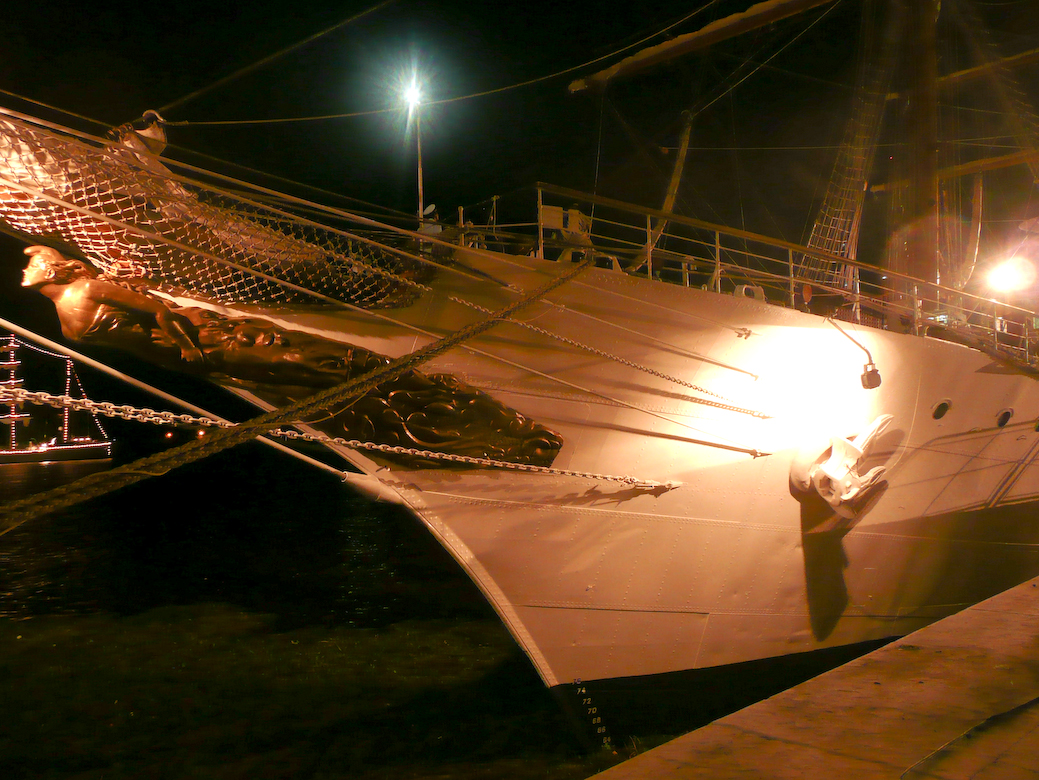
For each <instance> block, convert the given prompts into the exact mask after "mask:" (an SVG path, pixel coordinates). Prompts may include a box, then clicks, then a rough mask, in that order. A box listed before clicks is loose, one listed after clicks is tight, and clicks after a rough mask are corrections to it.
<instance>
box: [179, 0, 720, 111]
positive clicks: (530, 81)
mask: <svg viewBox="0 0 1039 780" xmlns="http://www.w3.org/2000/svg"><path fill="white" fill-rule="evenodd" d="M719 1H720V0H710V2H708V3H706V4H704V5H703V6H701V7H700V8H697V9H696V10H695V11H692V12H691V13H688V14H686V15H685V16H683V17H682V18H681V19H678V20H677V21H674V22H671V23H670V24H668V25H667V26H666V27H663V28H661V29H660V30H657V31H656V32H653V33H650V34H649V35H646V36H645V37H643V38H640V39H639V40H637V41H635V42H634V43H629V44H627V45H626V46H622V47H621V48H619V49H616V50H614V51H611V52H609V53H608V54H603V55H601V56H599V57H596V58H594V59H591V60H588V61H587V62H582V63H580V64H579V65H572V66H570V67H568V68H564V69H563V70H560V71H556V72H555V73H550V74H548V75H547V76H537V77H535V78H532V79H527V80H526V81H521V82H518V83H516V84H509V85H507V86H504V87H497V88H495V89H488V90H484V91H482V92H474V93H471V94H469V95H458V96H456V97H452V98H443V99H441V100H430V101H429V102H427V103H424V104H423V105H425V106H443V105H448V104H450V103H458V102H461V101H463V100H473V99H474V98H480V97H487V96H488V95H497V94H500V93H502V92H509V91H511V90H514V89H520V88H522V87H529V86H531V85H533V84H540V83H541V82H544V81H550V80H552V79H555V78H559V77H560V76H565V75H567V74H569V73H573V72H574V71H577V70H581V69H582V68H587V67H589V66H591V65H596V64H598V63H600V62H602V61H604V60H608V59H610V58H612V57H616V56H617V55H619V54H623V53H624V52H626V51H629V50H630V49H634V48H636V47H638V46H642V45H644V44H645V43H646V42H647V41H651V40H653V39H654V38H657V37H659V36H661V35H663V34H665V33H667V32H669V31H670V30H673V29H674V28H675V27H678V26H679V25H681V24H683V23H685V22H687V21H689V20H690V19H692V18H693V17H694V16H697V15H698V14H701V13H703V12H704V11H706V10H707V9H709V8H710V7H711V6H713V5H715V4H717V3H718V2H719ZM387 2H392V0H387ZM373 10H374V9H373ZM347 21H352V20H347ZM344 24H345V22H344ZM321 34H323V33H319V35H321ZM314 37H317V36H312V37H311V38H308V39H307V41H304V42H303V43H307V42H308V41H310V40H312V39H313V38H314ZM303 43H300V44H296V46H293V47H290V48H289V49H286V50H284V51H283V52H279V54H277V55H272V56H271V57H269V58H267V60H264V61H261V62H260V63H257V64H256V65H251V66H249V67H248V68H246V69H243V70H242V71H240V72H239V73H237V74H232V75H231V76H228V77H227V78H226V79H222V80H221V81H220V82H217V83H216V84H214V85H212V86H211V87H209V88H207V89H206V90H205V91H208V89H211V88H213V87H215V86H217V85H219V84H222V83H224V82H226V81H229V80H230V79H231V78H235V77H237V76H238V75H241V74H242V73H244V72H246V71H248V70H252V69H254V68H255V67H259V65H261V64H263V63H264V62H266V61H269V60H270V59H273V58H274V57H277V56H280V55H281V54H283V53H285V52H287V51H290V50H291V49H294V48H297V47H298V46H302V45H303ZM195 94H198V93H195ZM189 97H194V95H191V96H189ZM185 100H186V98H185V99H182V100H180V101H177V102H176V103H171V104H169V105H167V106H164V107H163V108H160V109H159V112H160V113H163V112H165V111H166V110H168V109H169V108H170V107H172V106H174V105H179V104H180V103H182V102H184V101H185ZM397 111H400V109H399V108H377V109H373V110H371V111H354V112H351V113H345V114H323V115H320V116H300V117H282V118H277V119H220V120H205V121H203V120H200V121H178V122H166V123H165V124H167V125H168V126H171V127H187V126H192V127H212V126H221V125H262V124H285V123H288V122H318V121H323V120H327V119H350V118H354V117H362V116H377V115H379V114H389V113H393V112H397Z"/></svg>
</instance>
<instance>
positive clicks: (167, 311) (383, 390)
mask: <svg viewBox="0 0 1039 780" xmlns="http://www.w3.org/2000/svg"><path fill="white" fill-rule="evenodd" d="M25 252H26V254H28V255H29V256H30V260H29V263H28V265H27V267H26V269H25V274H24V278H23V282H22V284H23V286H26V287H30V288H32V289H35V290H38V291H39V292H40V293H42V294H43V295H45V296H46V297H48V298H49V299H50V300H51V301H52V302H53V303H54V306H55V308H56V310H57V313H58V318H59V320H60V322H61V329H62V332H63V333H64V334H65V336H66V337H67V338H70V339H73V340H77V341H84V342H95V343H99V344H105V345H110V346H115V347H119V348H121V349H125V350H128V351H131V352H133V353H134V354H137V355H139V356H141V357H143V358H145V359H147V360H150V361H152V362H155V363H159V364H160V365H165V366H167V367H171V368H175V369H178V370H183V371H190V372H192V373H197V374H212V375H215V378H219V379H223V380H224V381H230V382H232V383H234V384H237V385H239V386H244V387H249V388H250V389H253V390H254V391H256V392H257V393H258V394H259V395H261V396H263V397H265V398H267V399H268V400H273V401H276V402H277V401H289V400H296V399H299V398H302V397H305V396H306V395H309V394H311V393H312V392H314V391H316V390H318V389H321V388H326V387H332V386H334V385H337V384H341V383H342V382H345V381H347V380H349V379H351V378H354V377H358V376H362V375H364V374H366V373H368V372H369V371H371V370H373V369H375V368H378V367H380V366H383V365H385V364H386V363H388V362H389V359H388V358H386V357H384V356H382V355H379V354H376V353H374V352H372V351H370V350H367V349H364V348H363V347H358V346H350V345H347V344H342V343H340V342H337V341H332V340H329V339H324V338H321V337H319V336H314V335H311V334H307V333H302V332H299V331H290V330H286V329H284V328H280V327H278V326H276V325H273V324H272V323H270V322H268V321H266V320H263V319H259V318H237V317H229V316H226V315H223V314H218V313H216V312H214V311H210V310H206V309H201V308H190V307H176V306H173V305H171V304H169V303H167V302H166V301H165V300H162V299H160V298H158V297H155V296H154V295H152V294H149V293H150V288H149V287H148V285H147V283H139V282H136V281H135V282H134V283H126V282H116V281H113V280H111V279H107V278H105V277H103V276H99V275H98V274H97V272H96V271H95V270H94V269H93V268H91V267H90V266H89V265H87V264H85V263H82V262H80V261H78V260H74V259H70V258H66V257H64V256H62V255H61V254H60V253H59V252H57V251H56V250H54V249H52V248H50V247H43V246H33V247H28V248H27V249H26V250H25ZM314 425H315V426H316V427H319V428H321V429H322V430H324V431H326V432H328V433H331V434H333V435H336V436H344V437H346V438H352V439H359V440H361V441H372V442H376V443H380V444H394V445H402V446H405V447H412V448H418V449H424V450H435V451H441V452H449V453H453V454H460V455H469V456H473V457H490V458H494V459H497V460H507V461H512V462H517V463H532V464H536V465H548V464H550V463H551V462H552V460H553V459H554V458H555V455H556V453H557V452H558V451H559V449H560V447H561V446H562V440H561V439H560V437H559V436H558V435H557V434H555V433H554V432H552V431H550V430H548V429H547V428H545V427H544V426H542V425H539V424H538V423H536V422H534V421H532V420H529V419H527V418H526V417H524V416H523V415H521V414H519V413H518V412H516V411H515V410H514V409H511V408H509V407H508V406H506V405H505V404H502V403H500V402H499V401H497V400H495V399H494V398H492V397H491V396H489V395H487V394H486V393H484V392H482V391H480V390H477V389H476V388H473V387H469V386H468V385H466V384H465V383H464V382H461V381H460V380H458V379H457V378H455V377H453V376H450V375H445V374H423V373H421V372H419V371H415V370H411V371H408V372H407V373H405V374H403V375H402V376H400V377H399V378H397V379H395V380H392V381H390V382H386V383H384V384H382V385H380V386H378V387H376V388H375V389H374V390H371V391H370V392H368V393H366V394H365V395H364V396H362V397H360V398H358V399H356V400H355V401H353V402H352V403H351V404H349V406H348V407H347V408H345V409H343V410H340V411H338V412H336V413H335V414H333V415H331V416H330V417H328V418H327V419H325V420H322V421H320V422H317V423H314Z"/></svg>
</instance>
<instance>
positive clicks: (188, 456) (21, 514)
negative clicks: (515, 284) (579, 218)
mask: <svg viewBox="0 0 1039 780" xmlns="http://www.w3.org/2000/svg"><path fill="white" fill-rule="evenodd" d="M593 263H594V259H593V258H588V259H587V260H585V261H584V262H582V263H580V264H577V265H575V266H574V267H573V268H571V269H570V270H568V271H567V272H566V273H563V274H560V275H559V276H557V277H555V278H554V279H551V280H549V281H548V282H546V283H545V284H543V285H542V286H541V287H539V288H537V289H536V290H534V291H533V292H532V293H530V294H529V295H527V296H526V297H524V298H523V299H522V300H519V301H515V302H513V303H511V304H509V305H508V306H505V307H504V308H502V309H499V310H498V311H497V312H494V313H493V314H491V315H490V316H488V317H486V318H484V319H482V320H479V321H477V322H474V323H472V324H470V325H467V326H466V327H464V328H461V329H459V330H457V331H455V332H454V333H451V334H448V335H447V336H444V337H443V338H441V339H439V340H437V341H434V342H432V343H430V344H427V345H426V346H425V347H422V348H420V349H417V350H415V351H414V352H411V353H408V354H406V355H402V356H401V357H399V358H397V359H395V360H392V361H391V362H390V363H388V364H387V365H385V366H383V367H381V368H377V369H375V370H374V371H370V372H368V373H367V374H365V375H363V376H360V377H356V378H354V379H351V380H349V381H347V382H344V383H343V384H341V385H338V386H336V387H332V388H329V389H328V390H324V391H322V392H319V393H316V394H314V395H313V396H310V397H308V398H305V399H303V400H302V401H298V402H296V403H294V404H291V405H289V406H287V407H285V408H283V409H274V410H272V411H270V412H267V413H265V414H261V415H259V416H257V417H254V418H253V419H251V420H248V421H246V422H244V423H241V424H239V425H237V426H236V427H235V428H221V429H217V430H216V431H214V433H213V435H212V436H208V437H206V439H205V440H201V441H200V440H196V441H191V442H188V443H187V444H183V445H181V446H179V447H175V448H173V449H171V450H166V451H164V452H160V453H157V454H155V455H151V456H148V457H145V458H141V459H140V460H137V461H134V462H133V463H129V464H127V465H125V466H119V467H117V468H114V469H111V470H110V471H105V472H100V473H97V474H91V475H88V476H86V477H83V478H82V479H79V480H76V481H75V482H71V483H69V484H67V485H62V486H60V487H57V488H53V489H52V490H49V491H46V492H44V493H38V494H36V495H33V496H29V497H27V498H24V499H20V500H17V501H13V502H9V503H7V504H5V505H4V506H2V507H0V535H3V534H5V533H8V532H9V531H11V530H13V529H14V528H17V527H18V526H20V525H22V524H23V523H25V522H28V521H29V520H31V519H33V518H35V517H38V516H40V515H43V514H46V513H48V512H52V511H54V510H56V509H61V508H64V507H68V506H73V505H75V504H78V503H81V502H83V501H86V500H88V499H90V498H95V497H98V496H102V495H105V494H107V493H110V492H112V491H114V490H118V489H119V488H121V487H126V486H129V485H132V484H135V483H137V482H141V481H143V480H145V479H147V478H148V477H154V476H161V475H162V474H165V473H167V472H168V471H171V470H172V469H175V468H177V467H179V466H184V465H187V464H189V463H193V462H195V461H197V460H201V459H203V458H205V457H208V456H209V455H215V454H217V453H219V452H222V451H224V450H226V449H230V448H231V447H234V446H236V445H238V444H241V443H243V442H245V441H249V440H250V439H252V438H254V437H255V436H256V435H258V434H261V433H263V432H264V431H267V430H271V429H273V428H277V427H279V426H281V425H286V424H291V423H293V422H294V421H297V420H301V419H304V418H306V417H308V416H310V415H312V414H316V413H318V412H323V411H327V410H328V409H331V408H333V407H335V406H337V405H339V404H341V403H343V402H344V401H347V400H349V399H351V398H355V397H357V396H360V395H363V394H364V393H366V392H368V391H369V390H372V389H374V388H375V387H377V386H378V385H380V384H383V383H384V382H388V381H391V380H393V379H396V378H397V377H399V376H401V375H402V374H404V373H406V372H407V371H410V370H411V369H413V368H416V367H417V366H419V365H421V364H422V363H425V362H426V361H428V360H432V359H433V358H435V357H437V356H438V355H440V354H442V353H444V352H446V351H447V350H449V349H451V348H452V347H454V346H456V345H458V344H461V343H462V342H464V341H466V340H468V339H470V338H473V337H475V336H477V335H479V334H481V333H483V332H484V331H486V330H489V329H490V328H492V327H494V326H495V325H497V324H498V323H499V322H501V320H503V319H505V318H506V317H508V316H509V315H510V314H513V313H515V312H517V311H519V310H520V309H523V308H525V307H526V306H529V305H530V304H532V303H534V301H536V300H538V299H539V298H541V297H543V296H544V295H547V294H548V293H549V292H551V291H552V290H554V289H556V288H557V287H560V286H562V285H563V284H566V283H567V282H569V281H570V280H571V279H573V278H574V277H576V276H577V275H578V274H580V273H581V272H582V271H585V270H586V269H587V268H588V267H589V266H591V265H592V264H593Z"/></svg>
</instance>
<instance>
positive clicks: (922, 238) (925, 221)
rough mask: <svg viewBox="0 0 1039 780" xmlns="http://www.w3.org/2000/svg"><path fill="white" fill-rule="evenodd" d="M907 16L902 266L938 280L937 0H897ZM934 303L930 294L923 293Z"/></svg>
mask: <svg viewBox="0 0 1039 780" xmlns="http://www.w3.org/2000/svg"><path fill="white" fill-rule="evenodd" d="M901 2H902V3H903V5H904V6H905V10H906V12H907V14H908V17H907V18H908V32H909V36H908V40H909V41H910V42H911V43H910V48H911V51H912V53H913V55H914V56H913V58H912V64H911V66H910V71H911V72H912V74H913V84H912V89H911V92H910V95H909V106H908V112H907V117H908V121H909V127H910V131H909V132H910V136H911V138H910V140H911V143H910V153H909V165H910V170H909V193H908V197H907V203H906V206H907V208H906V225H907V227H908V228H909V233H908V237H907V238H908V240H907V242H906V246H905V251H906V258H905V262H906V270H907V272H908V273H909V275H910V276H915V277H917V278H919V279H923V280H924V281H926V282H933V283H940V282H941V279H939V277H938V87H937V84H938V57H937V53H936V35H935V26H936V24H937V22H938V0H901ZM924 298H925V299H930V303H931V305H930V306H929V308H933V307H934V301H933V296H931V295H925V296H924Z"/></svg>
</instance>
